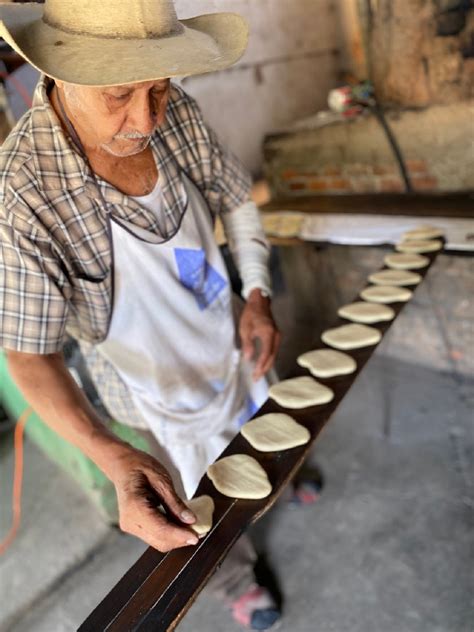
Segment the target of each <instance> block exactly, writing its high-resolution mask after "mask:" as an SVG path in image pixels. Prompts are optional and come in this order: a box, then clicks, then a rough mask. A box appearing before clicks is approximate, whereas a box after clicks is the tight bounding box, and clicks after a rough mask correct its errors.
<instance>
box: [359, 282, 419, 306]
mask: <svg viewBox="0 0 474 632" xmlns="http://www.w3.org/2000/svg"><path fill="white" fill-rule="evenodd" d="M412 296H413V292H412V291H411V290H409V289H407V288H406V287H401V286H395V285H371V286H370V287H366V288H365V289H364V290H362V292H361V293H360V297H361V298H363V299H364V301H372V302H373V303H400V302H405V301H408V300H409V299H410V298H411V297H412Z"/></svg>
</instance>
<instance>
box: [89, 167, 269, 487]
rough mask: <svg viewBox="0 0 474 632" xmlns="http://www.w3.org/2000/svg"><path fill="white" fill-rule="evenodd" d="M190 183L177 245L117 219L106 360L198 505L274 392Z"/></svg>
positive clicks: (207, 214)
mask: <svg viewBox="0 0 474 632" xmlns="http://www.w3.org/2000/svg"><path fill="white" fill-rule="evenodd" d="M182 177H183V194H186V195H187V197H188V203H187V208H186V211H185V213H184V217H183V220H182V223H181V226H180V228H179V230H178V232H177V234H176V235H175V236H174V237H173V238H172V239H171V240H169V241H168V242H166V243H161V244H156V243H151V241H152V239H151V234H150V233H147V231H144V230H142V229H137V228H136V227H134V228H133V232H131V230H132V228H131V227H130V231H129V230H127V228H125V227H123V225H121V224H119V223H118V222H117V221H116V220H115V219H114V218H113V217H110V216H109V217H110V219H109V221H110V223H111V235H112V245H113V249H112V250H113V261H114V266H113V269H114V303H113V312H112V319H111V323H110V327H109V332H108V335H107V338H106V339H105V340H104V341H103V342H102V343H100V344H99V345H98V346H97V350H98V351H99V353H101V354H102V355H103V356H104V357H105V358H106V360H108V361H109V362H110V363H111V364H112V365H113V366H114V367H115V369H116V371H117V372H118V373H119V375H120V377H121V378H122V380H123V381H124V382H125V384H126V385H127V387H128V389H129V391H130V393H131V395H132V397H133V400H134V404H135V406H136V408H137V410H138V411H139V413H140V414H141V416H142V417H143V420H144V421H145V422H146V425H147V426H148V427H149V429H150V430H151V432H152V433H153V435H154V436H155V437H156V439H157V441H158V443H159V444H160V445H161V446H162V447H163V448H164V449H165V450H166V452H167V454H168V456H169V458H170V460H171V461H172V462H173V464H174V465H175V467H176V469H177V470H178V471H179V472H180V474H181V478H182V483H183V487H184V490H185V492H186V495H187V496H188V497H190V496H192V494H193V493H194V491H195V489H196V487H197V485H198V483H199V481H200V479H201V477H202V476H203V474H204V473H205V471H206V468H207V466H208V465H209V464H210V463H212V462H213V461H214V460H215V459H216V457H218V456H219V454H220V453H221V452H222V450H224V448H225V447H226V446H227V445H228V444H229V442H230V441H231V439H232V438H233V437H234V436H235V434H236V433H237V432H238V430H239V427H240V426H241V425H242V423H245V421H247V420H248V419H249V418H250V417H251V416H252V415H253V414H254V413H255V411H256V410H257V409H258V408H259V407H260V406H261V405H262V404H263V402H264V401H265V400H266V398H267V392H268V383H267V381H266V379H265V378H262V379H261V380H259V381H258V382H256V383H255V382H253V380H252V377H251V373H252V366H251V364H250V363H249V362H246V361H245V360H243V358H242V356H241V353H240V351H239V350H238V349H237V348H236V346H235V324H234V318H233V314H232V290H231V287H230V283H229V278H228V274H227V270H226V268H225V264H224V261H223V258H222V255H221V253H220V250H219V247H218V246H217V244H216V241H215V238H214V233H213V226H212V220H211V213H210V211H209V208H208V206H207V203H206V202H205V200H204V198H203V196H202V195H201V193H200V191H199V190H198V189H197V187H196V186H195V185H194V184H193V183H192V182H191V180H190V179H189V178H188V177H187V176H186V175H185V174H184V173H183V174H182ZM147 207H148V205H147ZM148 208H150V207H148ZM147 236H148V241H146V239H147Z"/></svg>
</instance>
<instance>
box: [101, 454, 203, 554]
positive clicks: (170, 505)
mask: <svg viewBox="0 0 474 632" xmlns="http://www.w3.org/2000/svg"><path fill="white" fill-rule="evenodd" d="M109 476H110V478H111V479H112V482H113V483H114V485H115V488H116V491H117V499H118V505H119V517H120V528H121V529H122V531H125V532H126V533H130V534H131V535H135V536H137V537H138V538H140V539H141V540H143V541H145V542H146V543H147V544H149V545H150V546H152V547H153V548H155V549H158V551H161V552H162V553H166V552H167V551H171V550H172V549H177V548H180V547H183V546H189V545H193V544H197V542H198V537H197V535H196V534H195V533H194V532H193V531H192V530H191V529H190V528H189V526H187V525H192V524H193V523H194V522H195V521H196V518H195V516H194V514H193V513H192V511H190V510H189V509H188V507H187V506H186V505H185V504H184V502H183V501H182V500H181V499H180V498H179V496H178V495H177V494H176V492H175V490H174V487H173V483H172V481H171V477H170V475H169V474H168V472H167V470H166V469H165V468H164V467H163V466H162V465H161V464H160V463H159V462H158V461H157V460H156V459H154V458H153V457H152V456H150V455H149V454H146V453H145V452H142V451H140V450H136V449H134V448H130V449H126V450H125V452H124V453H123V455H121V456H118V457H116V460H115V463H114V465H113V466H112V467H111V471H110V474H109ZM160 505H162V506H163V507H164V508H165V510H166V515H165V514H164V513H162V512H161V511H160V510H159V509H158V507H159V506H160Z"/></svg>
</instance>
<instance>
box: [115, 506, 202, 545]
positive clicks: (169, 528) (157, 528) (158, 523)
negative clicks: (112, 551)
mask: <svg viewBox="0 0 474 632" xmlns="http://www.w3.org/2000/svg"><path fill="white" fill-rule="evenodd" d="M120 527H121V529H122V530H123V531H126V532H127V533H130V534H132V535H135V536H137V537H139V538H140V539H142V540H144V541H145V542H146V543H147V544H149V545H150V546H152V547H153V548H154V549H157V550H158V551H161V552H162V553H166V552H168V551H171V550H173V549H178V548H181V547H184V546H190V545H195V544H197V543H198V541H199V539H198V537H197V535H196V534H195V533H193V532H192V531H191V530H190V529H187V528H186V527H178V526H176V525H174V524H172V523H171V522H169V521H168V520H167V519H166V517H165V516H164V515H163V514H161V513H160V511H159V510H158V509H155V508H152V507H147V508H143V505H142V504H140V505H139V506H138V507H135V508H133V507H129V508H128V511H127V513H126V516H125V517H124V518H123V520H121V523H120Z"/></svg>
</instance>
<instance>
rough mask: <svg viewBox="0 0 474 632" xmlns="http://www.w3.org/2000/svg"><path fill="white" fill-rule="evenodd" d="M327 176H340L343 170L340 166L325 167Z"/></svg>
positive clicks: (324, 173) (324, 170)
mask: <svg viewBox="0 0 474 632" xmlns="http://www.w3.org/2000/svg"><path fill="white" fill-rule="evenodd" d="M322 173H323V175H325V176H340V175H341V173H342V171H341V168H340V167H329V166H328V167H324V169H323V171H322Z"/></svg>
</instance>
